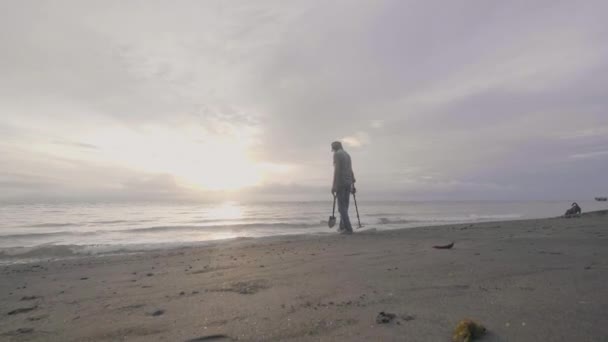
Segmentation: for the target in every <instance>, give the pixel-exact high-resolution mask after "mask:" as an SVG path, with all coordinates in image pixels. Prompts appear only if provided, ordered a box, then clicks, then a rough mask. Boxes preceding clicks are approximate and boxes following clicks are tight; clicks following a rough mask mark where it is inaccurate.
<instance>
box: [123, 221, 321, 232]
mask: <svg viewBox="0 0 608 342" xmlns="http://www.w3.org/2000/svg"><path fill="white" fill-rule="evenodd" d="M318 226H319V224H309V223H243V224H225V225H209V226H197V225H184V226H154V227H144V228H134V229H122V230H112V232H122V233H142V232H166V231H194V230H214V229H216V230H221V229H231V230H243V229H247V228H252V229H256V228H313V227H318Z"/></svg>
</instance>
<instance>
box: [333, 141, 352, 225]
mask: <svg viewBox="0 0 608 342" xmlns="http://www.w3.org/2000/svg"><path fill="white" fill-rule="evenodd" d="M331 150H332V152H333V153H334V183H333V186H332V187H331V193H332V194H333V195H334V196H335V197H336V198H337V200H338V212H339V213H340V230H339V231H340V233H341V234H352V233H353V227H352V226H351V224H350V219H349V218H348V202H349V200H350V194H351V192H352V193H353V194H354V193H355V192H356V189H355V175H354V173H353V168H352V163H351V161H350V155H349V154H348V153H347V152H346V151H344V149H343V148H342V143H341V142H339V141H334V142H333V143H331Z"/></svg>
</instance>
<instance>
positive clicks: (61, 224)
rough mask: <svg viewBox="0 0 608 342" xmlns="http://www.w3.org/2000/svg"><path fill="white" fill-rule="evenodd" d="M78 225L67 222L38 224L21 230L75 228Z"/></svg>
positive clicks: (29, 225) (27, 225)
mask: <svg viewBox="0 0 608 342" xmlns="http://www.w3.org/2000/svg"><path fill="white" fill-rule="evenodd" d="M75 225H76V223H72V222H66V223H37V224H26V225H23V226H19V227H20V228H60V227H72V226H75Z"/></svg>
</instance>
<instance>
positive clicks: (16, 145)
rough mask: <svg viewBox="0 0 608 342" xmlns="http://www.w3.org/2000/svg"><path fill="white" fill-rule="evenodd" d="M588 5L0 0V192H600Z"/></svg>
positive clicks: (599, 124)
mask: <svg viewBox="0 0 608 342" xmlns="http://www.w3.org/2000/svg"><path fill="white" fill-rule="evenodd" d="M605 13H608V2H605V1H594V0H588V1H555V0H551V1H545V0H539V1H532V2H531V1H516V0H513V1H485V0H475V1H471V0H463V1H438V0H424V1H422V0H421V1H405V0H395V1H381V0H378V1H369V0H366V1H358V0H336V1H316V0H306V1H283V0H278V1H211V0H209V1H179V0H178V1H152V0H151V1H108V0H103V1H62V0H58V1H33V0H32V1H17V0H12V1H11V0H8V1H2V2H0V75H1V77H0V136H1V137H2V139H0V201H34V202H35V201H49V200H87V201H88V200H142V199H143V200H157V199H167V200H176V199H194V200H208V199H209V200H213V199H250V200H256V199H292V200H303V199H325V198H327V197H329V196H330V189H331V179H332V167H333V166H332V156H331V151H330V143H331V142H332V141H334V140H341V141H343V142H344V145H345V149H346V150H347V151H348V152H349V153H350V154H351V157H352V159H353V166H354V171H355V174H356V176H357V186H358V190H359V197H366V198H369V199H372V198H373V199H405V200H525V199H543V200H544V199H547V200H553V199H560V200H583V199H592V198H593V197H595V196H600V195H608V181H607V178H606V175H607V174H608V91H607V89H608V21H606V20H605Z"/></svg>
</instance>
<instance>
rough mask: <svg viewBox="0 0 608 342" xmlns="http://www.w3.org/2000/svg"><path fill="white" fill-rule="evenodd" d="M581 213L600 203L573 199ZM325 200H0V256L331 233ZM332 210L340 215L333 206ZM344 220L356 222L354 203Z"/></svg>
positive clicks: (502, 214) (412, 218)
mask: <svg viewBox="0 0 608 342" xmlns="http://www.w3.org/2000/svg"><path fill="white" fill-rule="evenodd" d="M359 201H360V203H359V210H360V214H361V222H362V223H363V225H364V226H365V227H366V228H376V229H378V230H387V229H397V228H411V227H418V226H428V225H440V224H455V223H472V222H483V221H500V220H515V219H528V218H544V217H554V216H559V215H561V214H563V212H564V211H565V210H566V209H567V208H569V206H570V204H571V202H568V201H527V202H497V201H490V202H487V201H486V202H471V201H467V202H366V201H365V200H362V199H359ZM579 204H580V205H581V206H582V208H583V211H592V210H601V209H607V208H608V205H607V204H606V202H595V201H586V202H579ZM331 205H332V203H331V201H324V202H273V203H256V204H251V203H239V202H225V203H217V204H158V203H129V204H125V203H103V204H73V203H70V204H23V205H4V206H0V259H11V260H14V259H15V258H19V257H23V258H26V257H27V258H35V257H41V256H53V255H54V256H63V255H72V254H74V253H108V252H116V251H125V250H127V251H128V250H141V249H150V248H160V247H163V246H176V245H186V244H196V243H202V242H206V241H213V240H221V239H231V238H239V237H248V238H255V237H263V236H276V235H288V234H322V233H331V232H332V230H330V229H328V227H327V223H326V222H327V218H328V216H329V215H330V214H331ZM336 216H339V215H338V213H337V212H336ZM351 221H352V222H353V225H354V226H356V222H357V217H356V212H355V208H354V205H353V206H352V210H351Z"/></svg>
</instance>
